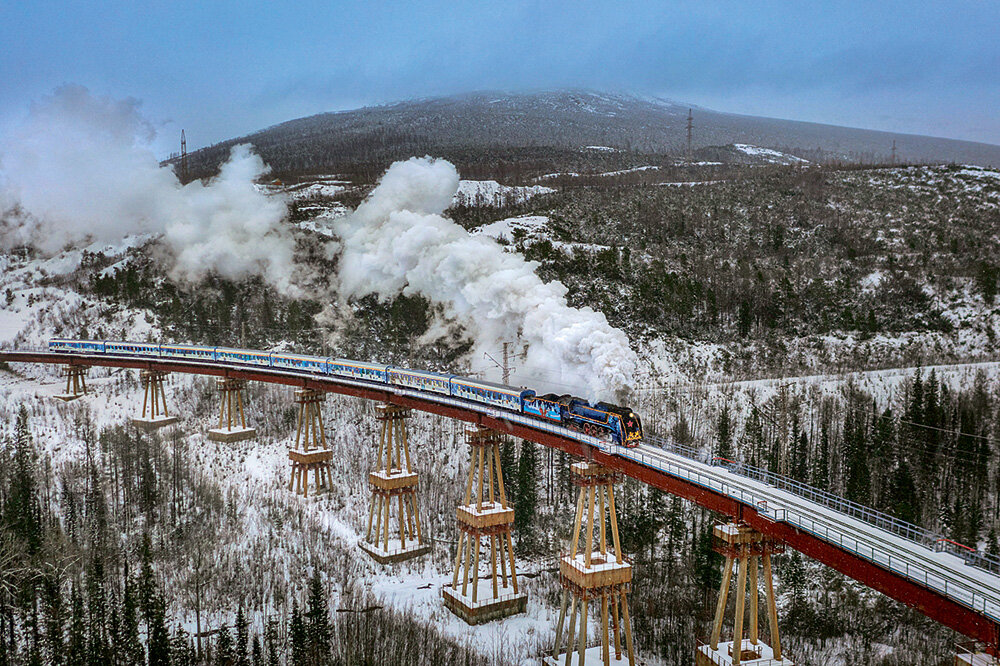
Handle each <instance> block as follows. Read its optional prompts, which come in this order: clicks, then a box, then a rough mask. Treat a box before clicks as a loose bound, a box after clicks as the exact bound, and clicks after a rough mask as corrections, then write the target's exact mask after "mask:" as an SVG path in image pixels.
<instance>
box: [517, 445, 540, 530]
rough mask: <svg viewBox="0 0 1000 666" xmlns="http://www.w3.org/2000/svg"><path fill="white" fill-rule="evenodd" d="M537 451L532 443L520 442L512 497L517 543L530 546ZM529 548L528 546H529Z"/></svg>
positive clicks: (533, 514) (534, 502)
mask: <svg viewBox="0 0 1000 666" xmlns="http://www.w3.org/2000/svg"><path fill="white" fill-rule="evenodd" d="M537 480H538V451H537V448H536V445H535V443H534V442H529V441H527V440H524V441H522V442H521V455H520V456H518V459H517V495H515V496H514V528H515V529H516V530H517V533H518V542H519V543H521V542H525V543H526V544H531V543H532V542H533V538H534V523H535V511H536V509H537V507H538V487H537V484H536V482H537ZM529 547H530V546H529Z"/></svg>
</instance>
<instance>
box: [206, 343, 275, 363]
mask: <svg viewBox="0 0 1000 666" xmlns="http://www.w3.org/2000/svg"><path fill="white" fill-rule="evenodd" d="M215 360H216V361H225V362H227V363H238V364H240V365H257V366H265V367H269V366H270V365H271V352H262V351H254V350H253V349H234V348H232V347H216V348H215Z"/></svg>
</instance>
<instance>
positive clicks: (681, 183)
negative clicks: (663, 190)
mask: <svg viewBox="0 0 1000 666" xmlns="http://www.w3.org/2000/svg"><path fill="white" fill-rule="evenodd" d="M724 182H725V181H724V180H679V181H675V182H670V183H657V185H670V186H675V187H676V186H681V187H689V186H693V185H715V184H716V183H724Z"/></svg>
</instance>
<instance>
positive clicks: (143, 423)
mask: <svg viewBox="0 0 1000 666" xmlns="http://www.w3.org/2000/svg"><path fill="white" fill-rule="evenodd" d="M178 421H180V418H178V417H176V416H157V417H154V418H134V419H132V425H134V426H135V427H136V428H139V429H140V430H145V431H146V432H152V431H154V430H159V429H160V428H163V427H166V426H168V425H173V424H174V423H177V422H178Z"/></svg>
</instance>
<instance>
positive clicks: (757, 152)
mask: <svg viewBox="0 0 1000 666" xmlns="http://www.w3.org/2000/svg"><path fill="white" fill-rule="evenodd" d="M733 148H735V149H736V150H738V151H740V152H741V153H743V154H744V155H750V156H753V157H760V158H762V159H764V160H765V161H767V162H770V163H771V164H808V163H809V160H804V159H802V158H801V157H796V156H795V155H789V154H788V153H782V152H780V151H777V150H772V149H770V148H761V147H760V146H752V145H750V144H747V143H734V144H733Z"/></svg>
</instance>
